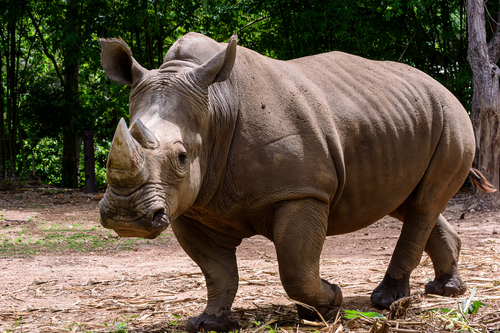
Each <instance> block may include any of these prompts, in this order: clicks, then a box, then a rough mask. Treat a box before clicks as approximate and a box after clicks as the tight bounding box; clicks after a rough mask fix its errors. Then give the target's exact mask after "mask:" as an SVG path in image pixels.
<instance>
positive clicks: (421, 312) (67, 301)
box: [0, 187, 500, 332]
mask: <svg viewBox="0 0 500 333" xmlns="http://www.w3.org/2000/svg"><path fill="white" fill-rule="evenodd" d="M94 196H95V195H88V194H84V193H82V192H78V191H68V190H65V191H63V190H57V189H51V188H44V187H33V188H31V187H25V188H17V189H12V190H1V191H0V332H68V331H73V332H87V331H91V332H125V331H126V332H176V331H182V330H183V328H184V323H185V320H186V319H188V318H189V317H191V316H194V315H197V314H199V313H201V312H202V311H203V309H204V306H205V303H206V285H205V281H204V278H203V276H202V274H201V271H200V269H199V268H198V267H197V266H196V264H195V263H194V262H193V261H191V259H190V258H189V257H188V256H187V255H186V254H185V253H184V252H183V251H182V249H181V248H180V246H179V244H178V242H177V241H176V239H175V237H174V236H173V233H172V231H171V230H170V229H167V230H166V231H165V232H164V234H163V236H162V238H160V239H159V240H154V241H146V240H130V239H119V238H116V236H114V234H113V233H112V232H111V231H107V230H105V229H104V228H102V227H100V224H99V211H98V199H99V198H94ZM444 215H445V217H446V218H447V219H448V220H449V221H450V223H451V224H452V225H453V226H454V227H455V228H456V230H457V231H458V232H459V233H460V235H461V237H462V240H463V247H462V253H461V259H460V263H459V271H460V273H461V275H462V278H463V280H464V281H465V282H466V283H467V285H468V287H469V289H468V291H467V293H466V294H465V295H462V296H460V297H457V298H444V297H436V296H432V295H425V294H424V293H423V289H424V285H425V283H426V282H428V281H429V280H432V279H433V269H432V265H431V263H430V260H429V258H428V257H427V256H426V255H424V257H423V258H422V262H421V264H420V265H419V266H418V268H417V269H416V270H415V271H414V272H413V274H412V278H411V285H412V295H413V297H412V299H411V302H410V305H409V308H408V310H407V317H406V319H405V318H402V319H400V322H394V321H393V322H392V323H391V328H390V330H389V331H388V332H419V331H425V332H431V331H432V332H441V331H445V330H448V331H457V330H459V329H463V327H462V328H460V326H459V325H458V326H457V325H451V326H449V324H450V322H448V323H447V322H446V321H445V320H441V319H440V320H441V321H439V320H438V319H439V318H438V317H440V316H439V315H437V314H434V315H433V312H430V311H426V310H429V309H435V308H448V309H454V308H457V306H458V304H460V303H461V302H462V301H463V300H467V299H468V298H469V296H470V293H471V291H472V290H474V287H476V288H477V289H476V290H475V297H474V300H479V301H481V302H483V303H485V304H486V305H487V307H482V308H480V309H479V311H478V313H477V314H475V315H470V316H467V318H468V323H467V325H469V326H467V327H471V328H472V329H477V330H478V331H482V332H500V273H499V265H500V235H499V232H500V223H499V221H500V211H498V210H481V209H480V208H478V207H477V206H473V207H471V206H470V201H469V200H468V199H467V198H465V199H453V200H452V202H451V203H450V204H449V205H448V209H447V210H446V212H445V213H444ZM400 228H401V225H400V223H399V222H398V221H396V220H394V219H391V218H384V219H383V220H381V221H379V222H377V223H375V224H373V225H372V226H370V227H368V228H366V229H363V230H360V231H358V232H355V233H351V234H348V235H342V236H336V237H329V238H328V239H327V240H326V243H325V246H324V250H323V254H322V259H321V272H322V277H324V278H326V279H327V280H329V281H330V282H333V283H336V284H338V285H339V286H340V287H341V288H342V291H343V294H344V309H348V310H359V311H365V312H366V311H376V312H379V313H381V314H383V315H386V316H387V314H388V312H387V311H382V310H380V309H376V308H373V307H372V305H371V303H370V300H369V297H370V293H371V291H372V290H373V289H374V288H375V287H376V286H377V284H378V283H379V282H380V281H381V279H382V277H383V275H384V272H385V270H386V268H387V265H388V262H389V260H390V258H391V254H392V251H393V249H394V246H395V244H396V241H397V238H398V236H399V233H400ZM54 235H55V236H54ZM237 257H238V266H239V272H240V287H239V290H238V294H237V296H236V299H235V302H234V308H233V314H234V316H235V317H236V318H237V319H238V320H239V322H240V324H241V325H242V331H243V332H259V331H261V332H275V331H277V330H279V331H281V332H305V331H315V330H319V331H322V332H328V331H330V332H336V331H338V332H340V331H346V327H348V328H349V330H347V331H368V330H370V329H371V330H372V332H375V331H376V330H374V327H375V326H373V319H367V318H361V319H359V318H358V320H355V321H351V322H349V321H348V320H346V319H342V320H341V321H338V322H337V323H336V324H335V325H332V326H330V327H326V328H325V326H324V325H323V324H322V323H307V322H305V323H304V322H301V321H300V319H299V318H298V317H297V314H296V310H295V308H294V304H293V303H292V301H290V300H289V299H288V298H287V297H286V294H285V292H284V290H283V288H282V286H281V284H280V281H279V275H278V266H277V261H276V253H275V250H274V247H273V244H272V243H271V242H270V241H268V240H267V239H265V238H263V237H260V236H256V237H252V238H250V239H245V240H244V241H243V243H242V244H241V246H240V247H239V248H238V252H237ZM448 317H451V315H448ZM395 323H396V324H395ZM341 324H342V325H343V326H340V325H341ZM405 325H406V326H405ZM447 325H448V326H447ZM125 327H126V329H125ZM377 327H378V326H377ZM401 327H403V328H401ZM273 329H274V330H273ZM405 330H406V331H405Z"/></svg>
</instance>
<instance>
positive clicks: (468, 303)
mask: <svg viewBox="0 0 500 333" xmlns="http://www.w3.org/2000/svg"><path fill="white" fill-rule="evenodd" d="M476 291H477V287H474V289H472V291H471V294H470V296H469V298H468V299H466V300H464V301H462V302H461V303H459V304H458V306H457V307H456V308H455V309H447V308H437V309H431V310H429V312H431V313H432V314H433V316H435V317H437V318H439V319H440V320H441V321H442V322H444V323H445V325H444V327H445V329H446V330H449V331H456V330H457V329H458V330H459V331H461V332H464V331H468V332H480V331H479V330H477V329H475V328H473V327H471V326H470V325H469V320H468V316H469V315H471V314H475V313H477V312H478V311H479V309H480V308H482V307H483V306H488V305H486V304H484V303H483V302H481V301H478V300H476V301H474V300H473V299H474V296H475V294H476Z"/></svg>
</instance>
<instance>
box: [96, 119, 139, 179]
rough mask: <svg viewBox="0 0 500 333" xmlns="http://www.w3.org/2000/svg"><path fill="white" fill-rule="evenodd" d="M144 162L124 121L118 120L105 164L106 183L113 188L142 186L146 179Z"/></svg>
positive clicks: (137, 145)
mask: <svg viewBox="0 0 500 333" xmlns="http://www.w3.org/2000/svg"><path fill="white" fill-rule="evenodd" d="M145 162H146V161H145V155H144V153H143V151H142V149H141V147H140V146H139V144H138V143H137V142H136V140H135V139H134V138H133V137H132V135H131V134H130V131H129V130H128V127H127V124H126V123H125V120H124V119H123V118H122V119H120V122H119V123H118V128H117V129H116V132H115V135H114V137H113V142H112V144H111V148H110V149H109V156H108V163H107V164H106V174H107V178H108V183H109V184H110V185H111V186H113V187H115V188H135V187H138V186H140V185H142V184H143V183H144V181H145V180H146V179H147V175H146V170H144V164H145Z"/></svg>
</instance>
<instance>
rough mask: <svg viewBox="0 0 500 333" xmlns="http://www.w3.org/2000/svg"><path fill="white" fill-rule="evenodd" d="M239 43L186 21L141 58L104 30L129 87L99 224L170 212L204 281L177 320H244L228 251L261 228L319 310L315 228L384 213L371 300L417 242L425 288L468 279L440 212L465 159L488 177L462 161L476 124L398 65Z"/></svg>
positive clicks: (109, 61)
mask: <svg viewBox="0 0 500 333" xmlns="http://www.w3.org/2000/svg"><path fill="white" fill-rule="evenodd" d="M236 42H237V41H236V38H235V37H233V38H231V39H230V41H229V43H228V44H219V43H216V42H215V41H213V40H212V39H210V38H208V37H205V36H203V35H200V34H196V33H189V34H187V35H185V36H184V37H182V38H180V39H179V40H178V41H177V42H176V43H175V44H174V45H173V46H172V47H171V48H170V50H169V51H168V53H167V55H166V56H165V59H164V62H163V64H162V66H161V67H160V68H159V69H157V70H146V69H144V68H143V67H141V66H140V65H139V64H138V63H137V61H136V60H135V59H134V58H133V56H132V52H131V51H130V49H129V48H128V46H127V45H126V43H125V42H123V41H122V40H120V39H111V40H101V45H102V48H103V51H102V65H103V67H104V70H105V71H106V74H107V75H108V77H109V78H110V79H112V80H114V81H116V82H118V83H121V84H129V85H131V86H132V90H131V94H130V123H131V124H132V125H131V127H130V130H129V128H127V125H126V124H125V121H124V120H121V121H120V124H119V125H118V129H117V130H116V134H115V136H114V138H113V143H112V147H111V150H110V154H109V158H108V164H107V176H108V182H109V186H108V189H107V191H106V195H105V196H104V198H103V200H102V201H101V202H100V210H101V220H102V222H101V223H102V225H103V226H105V227H107V228H112V229H114V230H116V232H117V233H118V234H119V235H121V236H127V237H129V236H139V237H146V238H154V237H156V236H157V235H159V234H160V233H161V232H162V231H163V230H164V229H165V228H166V227H167V226H168V225H169V223H171V224H172V228H173V230H174V233H175V235H176V237H177V239H178V240H179V243H180V244H181V245H182V247H183V248H184V250H185V251H186V252H187V253H188V255H189V256H190V257H191V258H192V259H193V260H194V261H195V262H196V263H197V264H198V265H199V266H200V268H201V269H202V271H203V273H204V275H205V278H206V281H207V289H208V304H207V307H206V309H205V311H204V312H203V314H201V315H200V316H198V317H196V318H192V319H190V320H189V321H188V324H187V327H186V329H187V331H189V332H196V331H200V330H205V331H212V330H213V331H219V332H224V331H229V330H236V329H238V328H239V325H238V322H237V321H236V320H234V318H233V317H232V316H231V305H232V303H233V299H234V297H235V294H236V290H237V288H238V269H237V266H236V257H235V250H236V247H237V246H238V245H239V244H240V242H241V240H242V239H243V238H245V237H251V236H252V235H256V234H260V235H264V236H265V237H267V238H269V239H270V240H272V241H273V242H274V244H275V247H276V252H277V257H278V262H279V271H280V277H281V281H282V283H283V286H284V288H285V290H286V292H287V293H288V295H289V296H290V297H291V298H292V299H294V300H297V301H299V302H302V303H305V304H308V305H310V306H312V307H314V308H316V310H317V311H318V312H319V313H321V315H322V316H323V317H324V318H325V319H330V318H331V317H333V316H334V315H335V314H336V313H337V312H338V309H339V306H340V305H341V303H342V293H341V291H340V288H339V287H338V286H336V285H333V284H330V283H328V282H327V281H325V280H323V279H321V278H320V277H319V258H320V254H321V250H322V247H323V242H324V239H325V236H329V235H338V234H343V233H348V232H352V231H355V230H358V229H361V228H364V227H366V226H368V225H370V224H371V223H374V222H375V221H377V220H379V219H380V218H382V217H383V216H385V215H391V216H393V217H396V218H398V219H399V220H401V221H402V222H403V228H402V232H401V236H400V238H399V240H398V243H397V245H396V249H395V251H394V254H393V256H392V259H391V262H390V265H389V268H388V270H387V273H386V275H385V277H384V279H383V281H382V282H381V283H380V285H379V286H378V287H377V288H376V289H375V290H374V292H373V293H372V296H371V300H372V302H373V303H375V304H376V305H378V306H381V307H384V308H387V307H389V305H390V304H391V303H392V302H393V301H395V300H397V299H399V298H401V297H404V296H408V295H409V293H410V284H409V277H410V273H411V272H412V271H413V269H414V268H415V267H416V266H417V264H418V263H419V261H420V258H421V256H422V253H423V251H424V250H425V251H426V252H427V253H428V254H429V256H430V257H431V259H432V262H433V264H434V269H435V280H434V281H431V282H429V284H427V286H426V292H428V293H436V294H441V295H457V294H461V293H463V292H464V291H465V289H466V286H465V284H464V283H463V282H462V280H461V279H460V276H459V274H458V272H457V261H458V257H459V251H460V239H459V236H458V235H457V233H456V232H455V231H453V229H452V228H451V226H450V225H449V224H448V222H446V220H445V219H444V218H443V216H442V215H441V212H442V211H443V210H444V209H445V207H446V203H447V202H448V200H449V199H450V198H451V197H452V196H453V195H454V193H455V192H456V191H457V190H458V189H459V188H460V186H461V184H462V183H463V182H464V180H465V178H466V177H467V175H468V174H469V172H472V173H471V176H472V177H471V179H473V180H474V181H475V182H476V183H477V184H479V185H480V186H482V188H484V189H485V190H488V191H492V190H493V189H492V188H491V187H490V186H489V185H488V183H487V181H485V180H484V178H481V175H480V173H479V172H478V171H477V170H476V171H471V169H470V168H471V164H472V159H473V155H474V135H473V132H472V126H471V123H470V120H469V117H468V116H467V113H466V112H465V110H464V109H463V107H462V106H461V105H460V103H459V102H458V101H457V99H456V98H455V97H454V96H453V95H452V94H451V93H450V92H449V91H447V90H446V89H445V88H444V87H443V86H441V85H440V84H439V83H437V82H436V81H434V80H433V79H432V78H430V77H429V76H427V75H426V74H424V73H422V72H420V71H418V70H416V69H413V68H411V67H409V66H406V65H403V64H399V63H393V62H380V61H370V60H366V59H363V58H360V57H356V56H352V55H348V54H345V53H341V52H331V53H325V54H320V55H316V56H311V57H305V58H301V59H295V60H290V61H278V60H273V59H270V58H267V57H264V56H262V55H259V54H257V53H255V52H253V51H251V50H248V49H246V48H243V47H237V46H236ZM236 53H238V56H236ZM298 312H299V315H300V316H301V317H303V318H307V319H313V318H315V316H316V313H315V312H313V311H310V310H308V309H306V308H305V307H302V306H298Z"/></svg>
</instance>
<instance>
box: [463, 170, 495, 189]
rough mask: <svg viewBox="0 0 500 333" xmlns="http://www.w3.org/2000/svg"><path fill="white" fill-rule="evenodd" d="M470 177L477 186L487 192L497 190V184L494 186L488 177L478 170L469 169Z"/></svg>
mask: <svg viewBox="0 0 500 333" xmlns="http://www.w3.org/2000/svg"><path fill="white" fill-rule="evenodd" d="M469 179H470V181H471V182H472V184H474V185H475V186H477V187H479V188H480V189H481V190H483V191H484V192H487V193H493V192H496V190H497V189H496V188H495V186H493V185H492V184H491V183H490V182H489V181H488V179H486V177H485V176H483V174H482V173H481V172H480V171H479V170H478V169H474V168H471V169H470V171H469Z"/></svg>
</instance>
